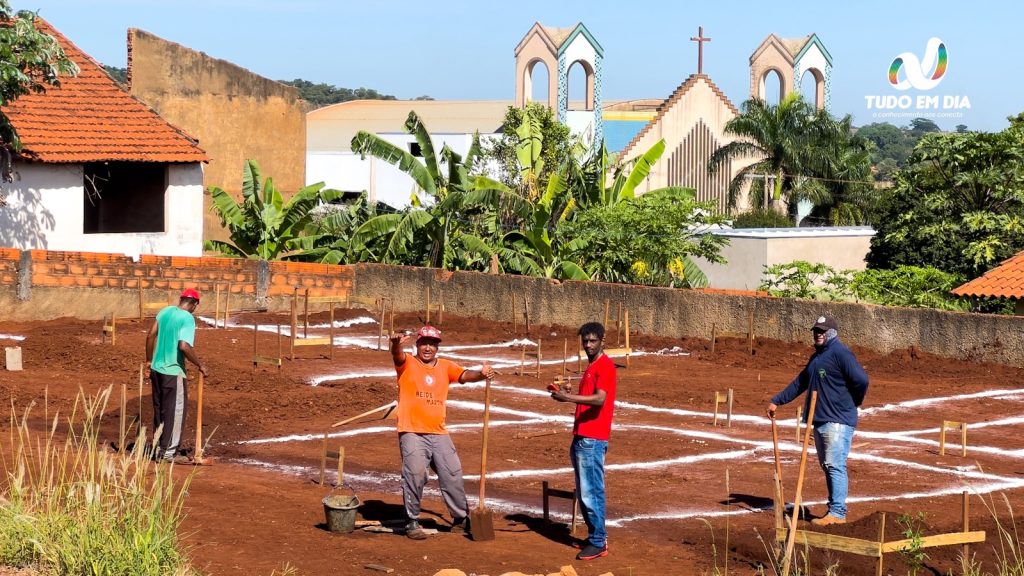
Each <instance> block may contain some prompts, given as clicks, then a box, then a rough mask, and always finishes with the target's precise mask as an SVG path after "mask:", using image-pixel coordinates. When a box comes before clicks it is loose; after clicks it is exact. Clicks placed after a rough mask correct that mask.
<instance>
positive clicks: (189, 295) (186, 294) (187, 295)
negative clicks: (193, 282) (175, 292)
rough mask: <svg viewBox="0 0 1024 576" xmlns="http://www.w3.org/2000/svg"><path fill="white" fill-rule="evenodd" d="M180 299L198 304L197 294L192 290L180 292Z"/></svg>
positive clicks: (186, 289) (187, 289)
mask: <svg viewBox="0 0 1024 576" xmlns="http://www.w3.org/2000/svg"><path fill="white" fill-rule="evenodd" d="M181 297H182V298H191V299H193V300H195V301H196V302H199V292H198V291H197V290H196V289H194V288H185V289H184V290H182V291H181Z"/></svg>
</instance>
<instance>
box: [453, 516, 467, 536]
mask: <svg viewBox="0 0 1024 576" xmlns="http://www.w3.org/2000/svg"><path fill="white" fill-rule="evenodd" d="M469 530H470V528H469V518H456V519H454V520H452V529H451V533H452V534H470V531H469Z"/></svg>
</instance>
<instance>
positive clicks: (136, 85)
mask: <svg viewBox="0 0 1024 576" xmlns="http://www.w3.org/2000/svg"><path fill="white" fill-rule="evenodd" d="M128 79H129V91H130V92H131V94H132V96H135V97H136V98H138V99H139V100H141V101H142V102H144V103H145V104H147V105H148V106H150V107H151V108H153V109H154V110H156V111H157V113H159V114H160V115H161V116H163V117H164V118H165V119H166V120H167V121H168V122H170V123H171V124H174V125H175V126H178V127H179V128H181V129H183V130H185V131H186V132H188V133H189V134H191V135H192V136H194V137H196V138H198V139H199V143H200V146H202V147H203V149H204V150H206V152H207V154H208V155H209V157H210V163H209V165H208V166H207V167H206V178H205V182H204V183H205V185H206V186H207V187H209V186H211V185H216V186H220V187H221V188H223V189H224V190H226V191H228V192H230V193H231V194H232V195H233V196H235V197H236V198H240V197H241V190H242V167H243V164H244V162H245V161H246V160H247V159H250V158H251V159H255V160H256V161H257V162H259V165H260V168H261V169H262V170H263V174H264V177H266V176H272V177H273V178H274V184H275V185H276V186H277V187H278V189H280V190H283V191H285V192H288V193H292V192H295V191H296V190H298V189H299V188H301V187H303V186H304V185H305V173H306V165H305V163H306V113H305V110H304V109H303V103H302V100H300V99H299V92H298V90H296V89H295V88H291V87H289V86H285V85H283V84H280V83H278V82H274V81H273V80H268V79H266V78H263V77H261V76H257V75H256V74H253V73H252V72H249V71H248V70H246V69H244V68H241V67H239V66H236V65H234V64H232V63H230V62H226V61H224V60H219V59H216V58H212V57H210V56H207V55H206V54H204V53H202V52H198V51H195V50H192V49H190V48H187V47H185V46H182V45H180V44H176V43H174V42H168V41H166V40H163V39H162V38H159V37H157V36H154V35H152V34H150V33H148V32H145V31H142V30H134V29H132V30H129V31H128ZM203 214H204V222H203V232H204V234H203V236H204V238H207V239H209V238H219V239H224V238H226V237H227V235H226V233H225V232H224V231H223V230H222V228H221V226H220V220H219V219H218V217H217V216H216V215H215V214H214V213H212V212H211V211H210V197H209V196H208V195H207V196H205V200H204V210H203Z"/></svg>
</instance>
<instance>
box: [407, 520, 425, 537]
mask: <svg viewBox="0 0 1024 576" xmlns="http://www.w3.org/2000/svg"><path fill="white" fill-rule="evenodd" d="M405 535H406V537H407V538H409V539H410V540H426V539H427V538H429V535H428V534H427V533H426V532H425V531H424V530H423V528H422V527H421V526H420V523H419V522H417V521H415V520H410V521H409V523H408V524H406V525H405Z"/></svg>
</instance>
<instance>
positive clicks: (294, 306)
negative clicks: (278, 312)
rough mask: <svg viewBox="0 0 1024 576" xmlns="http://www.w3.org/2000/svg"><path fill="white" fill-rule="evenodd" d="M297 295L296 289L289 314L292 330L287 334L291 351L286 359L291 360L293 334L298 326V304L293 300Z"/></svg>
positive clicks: (293, 353) (293, 352)
mask: <svg viewBox="0 0 1024 576" xmlns="http://www.w3.org/2000/svg"><path fill="white" fill-rule="evenodd" d="M298 295H299V292H298V289H296V290H295V292H293V293H292V310H291V312H292V314H291V320H292V329H291V332H290V333H289V334H288V336H289V340H291V349H290V350H289V351H288V357H289V359H291V360H295V332H296V331H297V326H298V323H299V309H298V303H297V302H296V301H295V299H296V298H298Z"/></svg>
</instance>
